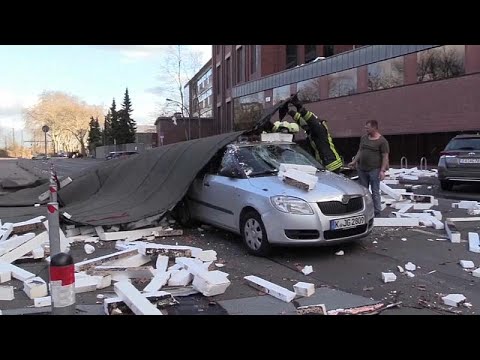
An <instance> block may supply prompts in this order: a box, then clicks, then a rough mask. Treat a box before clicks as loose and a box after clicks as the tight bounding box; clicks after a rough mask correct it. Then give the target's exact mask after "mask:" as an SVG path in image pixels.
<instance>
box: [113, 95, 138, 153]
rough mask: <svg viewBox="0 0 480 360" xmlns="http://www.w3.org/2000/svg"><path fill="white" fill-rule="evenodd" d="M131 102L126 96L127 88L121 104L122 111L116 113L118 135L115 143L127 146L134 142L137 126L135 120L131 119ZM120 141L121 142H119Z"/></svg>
mask: <svg viewBox="0 0 480 360" xmlns="http://www.w3.org/2000/svg"><path fill="white" fill-rule="evenodd" d="M132 111H133V109H132V101H131V100H130V96H129V94H128V88H127V89H126V90H125V96H124V99H123V103H122V109H121V110H119V111H118V130H119V131H118V135H119V138H118V139H117V143H121V144H128V143H134V142H135V134H136V131H137V126H136V122H135V120H133V119H132V118H131V113H132ZM119 140H121V142H119Z"/></svg>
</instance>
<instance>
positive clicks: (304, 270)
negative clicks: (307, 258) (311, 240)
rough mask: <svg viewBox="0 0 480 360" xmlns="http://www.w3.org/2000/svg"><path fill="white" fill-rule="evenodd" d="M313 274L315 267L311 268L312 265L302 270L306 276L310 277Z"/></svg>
mask: <svg viewBox="0 0 480 360" xmlns="http://www.w3.org/2000/svg"><path fill="white" fill-rule="evenodd" d="M312 272H313V267H312V266H310V265H307V266H305V267H304V268H303V269H302V273H303V274H304V275H309V274H311V273H312Z"/></svg>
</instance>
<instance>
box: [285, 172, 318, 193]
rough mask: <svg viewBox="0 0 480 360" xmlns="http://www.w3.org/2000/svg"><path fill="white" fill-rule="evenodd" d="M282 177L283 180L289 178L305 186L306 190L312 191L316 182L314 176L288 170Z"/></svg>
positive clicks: (316, 179)
mask: <svg viewBox="0 0 480 360" xmlns="http://www.w3.org/2000/svg"><path fill="white" fill-rule="evenodd" d="M283 176H284V178H289V179H292V180H295V181H298V182H300V183H303V184H305V185H307V187H308V190H313V189H314V188H315V185H316V184H317V182H318V178H317V177H316V176H314V175H310V174H307V173H305V172H303V171H298V170H295V169H288V170H287V171H286V172H284V173H283Z"/></svg>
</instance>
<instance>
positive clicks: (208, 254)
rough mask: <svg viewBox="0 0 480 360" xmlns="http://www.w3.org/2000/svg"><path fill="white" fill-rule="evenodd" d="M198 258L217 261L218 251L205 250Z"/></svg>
mask: <svg viewBox="0 0 480 360" xmlns="http://www.w3.org/2000/svg"><path fill="white" fill-rule="evenodd" d="M196 258H197V259H199V260H201V261H204V262H206V261H216V260H217V252H216V251H215V250H203V251H202V252H201V253H200V254H198V256H196Z"/></svg>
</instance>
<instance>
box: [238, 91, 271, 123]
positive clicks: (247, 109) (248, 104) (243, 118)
mask: <svg viewBox="0 0 480 360" xmlns="http://www.w3.org/2000/svg"><path fill="white" fill-rule="evenodd" d="M264 99H265V98H264V92H263V91H261V92H258V93H256V94H251V95H247V96H242V97H240V98H235V99H234V100H233V112H234V114H233V115H234V120H233V122H234V130H235V131H236V130H247V129H250V128H252V127H253V125H254V124H255V123H256V122H257V121H258V120H260V118H261V117H262V113H263V110H264V108H265V101H264Z"/></svg>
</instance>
